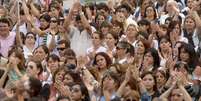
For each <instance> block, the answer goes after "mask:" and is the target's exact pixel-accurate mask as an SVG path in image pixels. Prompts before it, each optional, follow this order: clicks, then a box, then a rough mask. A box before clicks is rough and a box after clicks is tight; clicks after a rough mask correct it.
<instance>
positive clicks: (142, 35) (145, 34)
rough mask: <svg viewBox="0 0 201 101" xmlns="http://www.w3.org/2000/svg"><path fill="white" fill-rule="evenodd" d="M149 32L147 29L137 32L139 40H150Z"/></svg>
mask: <svg viewBox="0 0 201 101" xmlns="http://www.w3.org/2000/svg"><path fill="white" fill-rule="evenodd" d="M148 38H149V34H148V32H146V31H139V32H138V34H137V40H148Z"/></svg>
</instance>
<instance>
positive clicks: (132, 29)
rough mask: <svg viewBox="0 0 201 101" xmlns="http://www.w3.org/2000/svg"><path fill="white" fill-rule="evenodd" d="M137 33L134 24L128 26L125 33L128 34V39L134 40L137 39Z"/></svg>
mask: <svg viewBox="0 0 201 101" xmlns="http://www.w3.org/2000/svg"><path fill="white" fill-rule="evenodd" d="M137 32H138V28H137V26H136V25H134V24H130V25H128V27H127V29H126V32H125V33H126V36H127V37H128V38H132V39H133V38H136V36H137Z"/></svg>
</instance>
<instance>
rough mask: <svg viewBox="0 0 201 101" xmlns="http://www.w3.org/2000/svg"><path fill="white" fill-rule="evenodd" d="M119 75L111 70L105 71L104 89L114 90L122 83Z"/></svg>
mask: <svg viewBox="0 0 201 101" xmlns="http://www.w3.org/2000/svg"><path fill="white" fill-rule="evenodd" d="M119 79H120V78H119V75H118V74H116V73H113V72H110V71H107V72H105V73H104V75H103V78H102V91H103V90H108V91H110V92H114V91H116V90H117V89H118V87H119V85H120V80H119Z"/></svg>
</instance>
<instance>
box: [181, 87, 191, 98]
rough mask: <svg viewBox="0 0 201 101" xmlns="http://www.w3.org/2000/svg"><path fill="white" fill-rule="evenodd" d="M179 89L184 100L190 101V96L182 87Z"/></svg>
mask: <svg viewBox="0 0 201 101" xmlns="http://www.w3.org/2000/svg"><path fill="white" fill-rule="evenodd" d="M179 89H180V90H181V91H182V93H183V94H184V100H185V101H192V98H191V96H190V95H189V94H188V92H187V91H186V89H185V88H184V87H183V86H179Z"/></svg>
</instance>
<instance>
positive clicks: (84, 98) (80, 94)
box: [70, 83, 91, 101]
mask: <svg viewBox="0 0 201 101" xmlns="http://www.w3.org/2000/svg"><path fill="white" fill-rule="evenodd" d="M70 98H71V100H72V101H91V100H90V97H89V93H88V90H87V88H86V87H85V85H84V84H82V83H73V84H72V86H71V93H70Z"/></svg>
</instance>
